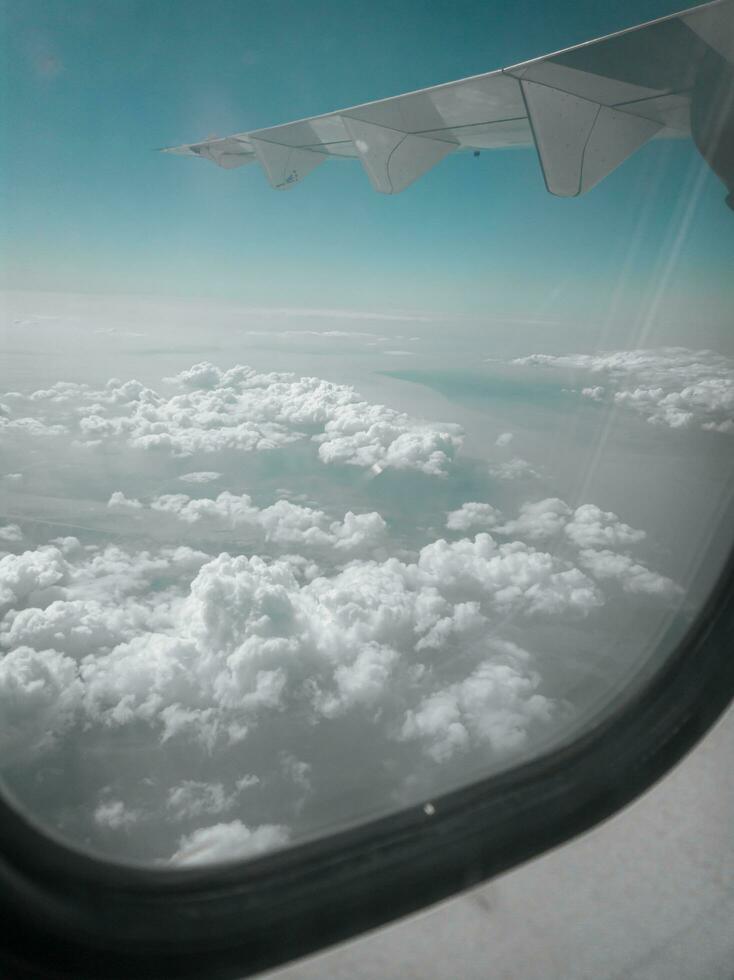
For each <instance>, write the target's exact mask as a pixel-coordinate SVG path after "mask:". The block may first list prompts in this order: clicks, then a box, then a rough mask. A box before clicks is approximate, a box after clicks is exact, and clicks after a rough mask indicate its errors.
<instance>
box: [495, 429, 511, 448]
mask: <svg viewBox="0 0 734 980" xmlns="http://www.w3.org/2000/svg"><path fill="white" fill-rule="evenodd" d="M514 438H515V436H514V434H513V433H512V432H501V433H500V434H499V435H498V436H497V439H496V440H495V443H494V444H495V446H509V445H510V443H511V442H512V440H513V439H514Z"/></svg>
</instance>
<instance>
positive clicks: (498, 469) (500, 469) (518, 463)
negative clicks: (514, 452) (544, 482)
mask: <svg viewBox="0 0 734 980" xmlns="http://www.w3.org/2000/svg"><path fill="white" fill-rule="evenodd" d="M488 471H489V475H490V476H493V477H494V478H495V479H497V480H522V479H539V478H540V474H539V473H538V471H537V470H536V469H535V468H534V467H533V466H531V465H530V463H529V462H528V461H527V460H526V459H521V458H520V457H519V456H514V457H513V458H512V459H510V460H507V461H506V462H504V463H491V464H490V465H489V467H488Z"/></svg>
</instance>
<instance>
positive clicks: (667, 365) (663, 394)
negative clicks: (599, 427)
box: [512, 347, 734, 433]
mask: <svg viewBox="0 0 734 980" xmlns="http://www.w3.org/2000/svg"><path fill="white" fill-rule="evenodd" d="M512 363H513V364H517V365H521V366H534V367H549V368H556V369H562V370H574V371H584V372H586V373H588V374H592V375H599V374H601V375H603V376H604V379H605V384H604V385H590V386H587V387H585V388H583V389H582V395H584V396H585V397H587V398H591V399H594V400H597V401H598V400H600V399H602V398H603V397H604V395H605V391H606V390H611V392H612V397H613V399H614V402H615V403H616V404H618V405H622V406H624V407H625V408H629V409H631V410H633V411H635V412H638V413H639V414H640V415H642V416H643V417H644V418H645V419H646V420H647V421H648V422H651V423H653V424H658V425H667V426H669V427H670V428H673V429H679V428H692V427H695V428H702V429H708V430H711V431H715V432H726V433H734V360H732V358H730V357H725V356H724V355H723V354H717V353H716V352H715V351H711V350H698V351H696V350H689V349H688V348H686V347H660V348H657V349H653V350H629V351H605V352H601V353H599V354H564V355H560V356H555V355H552V354H531V355H530V356H529V357H520V358H517V359H515V360H514V361H513V362H512Z"/></svg>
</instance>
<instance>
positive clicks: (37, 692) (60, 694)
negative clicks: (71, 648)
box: [0, 647, 82, 765]
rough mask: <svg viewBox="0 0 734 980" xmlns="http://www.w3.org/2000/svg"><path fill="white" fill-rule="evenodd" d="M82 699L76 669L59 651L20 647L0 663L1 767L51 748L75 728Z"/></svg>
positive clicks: (72, 662)
mask: <svg viewBox="0 0 734 980" xmlns="http://www.w3.org/2000/svg"><path fill="white" fill-rule="evenodd" d="M81 697H82V685H81V683H80V681H79V677H78V671H77V665H76V663H75V662H74V661H73V660H72V659H71V658H70V657H66V656H64V655H63V654H61V653H58V652H57V651H56V650H32V649H31V648H30V647H18V648H16V649H15V650H11V651H10V652H9V653H7V654H5V656H3V657H2V658H1V659H0V707H1V708H2V710H1V711H0V715H1V716H2V725H1V726H0V763H1V764H3V765H7V764H8V763H10V762H12V761H16V759H17V758H18V757H21V758H22V757H26V756H31V755H33V754H34V753H37V752H39V751H42V750H44V749H46V748H48V747H49V746H50V745H52V744H53V743H54V742H55V741H56V740H57V739H58V738H59V737H60V736H61V735H63V734H64V732H65V731H66V730H67V729H68V728H69V727H70V726H71V725H72V724H73V722H74V719H75V716H76V713H77V711H78V709H79V706H80V702H81Z"/></svg>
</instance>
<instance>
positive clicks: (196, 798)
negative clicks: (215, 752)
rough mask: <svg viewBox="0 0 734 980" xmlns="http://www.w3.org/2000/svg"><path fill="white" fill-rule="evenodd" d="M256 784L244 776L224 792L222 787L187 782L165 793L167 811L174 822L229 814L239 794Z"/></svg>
mask: <svg viewBox="0 0 734 980" xmlns="http://www.w3.org/2000/svg"><path fill="white" fill-rule="evenodd" d="M258 782H259V779H258V778H257V776H243V777H242V778H241V779H239V780H238V781H237V784H236V785H235V786H234V788H233V789H232V790H231V791H229V792H227V790H225V788H224V786H223V784H222V783H219V782H215V783H205V782H201V781H198V780H194V779H187V780H184V782H182V783H179V784H178V785H177V786H173V787H171V789H170V790H169V791H168V799H167V801H166V808H167V810H168V813H169V815H170V817H171V819H173V820H191V819H194V820H198V819H199V818H200V817H203V816H219V815H220V814H223V813H228V812H229V811H230V810H232V809H233V808H234V807H235V806H236V805H237V801H238V799H239V795H240V793H241V792H242V791H243V790H245V789H247V788H248V787H250V786H256V785H257V784H258Z"/></svg>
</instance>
